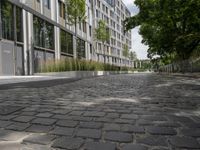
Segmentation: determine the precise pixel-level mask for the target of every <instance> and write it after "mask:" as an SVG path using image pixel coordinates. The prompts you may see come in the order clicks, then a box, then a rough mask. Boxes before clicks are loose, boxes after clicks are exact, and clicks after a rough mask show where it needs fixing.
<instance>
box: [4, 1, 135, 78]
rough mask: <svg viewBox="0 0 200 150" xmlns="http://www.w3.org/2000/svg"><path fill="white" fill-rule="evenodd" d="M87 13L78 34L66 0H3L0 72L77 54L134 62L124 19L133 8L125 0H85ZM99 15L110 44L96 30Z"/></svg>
mask: <svg viewBox="0 0 200 150" xmlns="http://www.w3.org/2000/svg"><path fill="white" fill-rule="evenodd" d="M86 16H87V18H86V20H85V21H84V22H82V23H79V24H78V25H77V38H75V27H74V26H70V25H68V24H67V22H66V14H65V4H64V0H1V1H0V75H30V74H34V73H35V72H37V71H38V68H39V67H40V66H41V64H43V63H46V62H49V61H56V60H60V59H64V58H73V57H74V58H80V59H87V60H94V61H101V62H104V58H105V60H106V63H110V64H114V65H117V66H129V65H131V63H130V61H129V60H128V59H127V58H125V57H124V56H123V49H124V46H125V45H127V46H128V47H129V49H130V48H131V33H130V32H127V33H124V29H123V20H124V19H125V18H126V17H129V16H130V12H129V11H128V9H127V8H126V6H125V5H124V3H123V2H122V0H86ZM100 19H102V20H105V22H106V24H107V27H108V30H109V32H110V34H111V38H110V41H109V42H107V43H106V45H105V47H103V45H102V43H101V42H98V41H97V40H95V36H94V31H95V28H96V27H97V26H98V21H99V20H100ZM75 41H76V42H75ZM75 43H76V46H75ZM75 47H76V48H75ZM75 49H77V50H75ZM104 50H105V51H104ZM104 54H105V57H104Z"/></svg>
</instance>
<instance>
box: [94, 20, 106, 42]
mask: <svg viewBox="0 0 200 150" xmlns="http://www.w3.org/2000/svg"><path fill="white" fill-rule="evenodd" d="M95 37H96V39H97V40H99V41H101V42H102V43H103V44H104V43H105V42H107V41H108V40H109V39H110V33H109V30H108V28H107V26H106V23H105V21H103V20H99V22H98V27H97V28H96V29H95Z"/></svg>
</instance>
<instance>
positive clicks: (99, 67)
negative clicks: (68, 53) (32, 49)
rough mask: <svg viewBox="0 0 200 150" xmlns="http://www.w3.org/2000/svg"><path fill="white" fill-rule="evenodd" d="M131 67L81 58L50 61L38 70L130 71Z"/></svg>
mask: <svg viewBox="0 0 200 150" xmlns="http://www.w3.org/2000/svg"><path fill="white" fill-rule="evenodd" d="M128 70H132V68H129V67H119V66H115V65H111V64H104V63H101V62H96V61H87V60H80V59H70V58H68V59H64V60H60V61H56V62H55V61H48V62H45V63H43V64H42V65H40V66H38V68H37V72H64V71H128Z"/></svg>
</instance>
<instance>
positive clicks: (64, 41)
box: [60, 30, 73, 55]
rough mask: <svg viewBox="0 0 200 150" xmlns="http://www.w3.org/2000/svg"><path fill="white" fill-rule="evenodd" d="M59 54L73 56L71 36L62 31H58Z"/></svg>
mask: <svg viewBox="0 0 200 150" xmlns="http://www.w3.org/2000/svg"><path fill="white" fill-rule="evenodd" d="M60 41H61V52H64V53H67V54H70V55H73V36H72V35H71V34H70V33H67V32H65V31H63V30H61V31H60Z"/></svg>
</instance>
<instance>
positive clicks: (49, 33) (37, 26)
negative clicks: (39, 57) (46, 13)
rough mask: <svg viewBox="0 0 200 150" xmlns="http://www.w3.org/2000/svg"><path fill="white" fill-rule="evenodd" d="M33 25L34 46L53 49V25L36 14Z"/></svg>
mask: <svg viewBox="0 0 200 150" xmlns="http://www.w3.org/2000/svg"><path fill="white" fill-rule="evenodd" d="M33 26H34V41H35V46H39V47H44V48H47V49H54V26H53V25H51V24H50V23H48V22H46V21H44V20H42V19H40V18H38V17H36V16H34V18H33Z"/></svg>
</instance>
